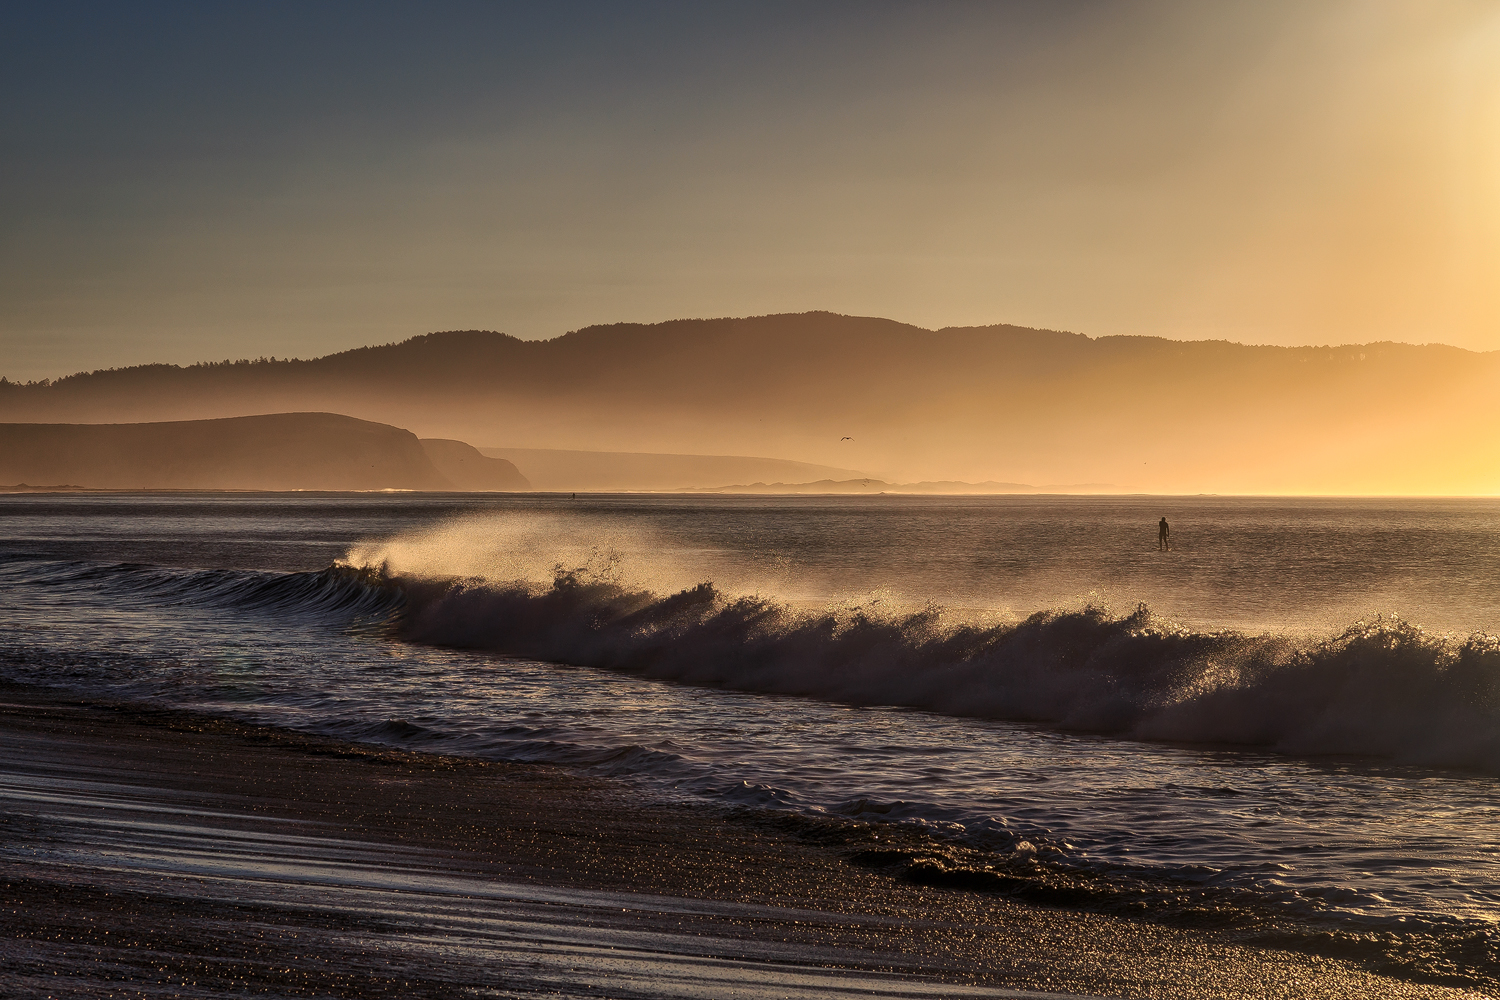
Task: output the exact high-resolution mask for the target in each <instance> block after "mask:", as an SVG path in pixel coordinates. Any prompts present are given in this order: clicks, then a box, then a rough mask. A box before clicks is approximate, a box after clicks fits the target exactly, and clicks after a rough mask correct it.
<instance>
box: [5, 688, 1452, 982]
mask: <svg viewBox="0 0 1500 1000" xmlns="http://www.w3.org/2000/svg"><path fill="white" fill-rule="evenodd" d="M0 702H3V703H4V704H0V981H3V982H4V983H5V984H6V985H5V993H6V995H7V996H16V997H29V996H36V997H43V996H68V995H100V996H103V995H107V996H118V997H131V996H150V997H158V996H163V997H164V996H182V997H198V996H221V995H224V994H225V993H246V994H261V995H267V994H269V995H275V996H315V995H316V996H347V997H372V996H404V997H429V996H430V997H454V996H540V995H547V996H579V997H583V996H589V997H593V996H603V997H621V998H625V997H715V998H717V997H740V996H742V997H767V998H769V997H827V996H840V995H851V996H854V995H858V996H890V997H945V996H989V997H996V996H1016V995H1036V994H1037V993H1042V994H1053V995H1057V994H1061V995H1070V996H1072V995H1081V996H1121V997H1174V998H1196V997H1284V996H1299V997H1369V996H1383V997H1434V998H1436V997H1461V996H1470V997H1472V996H1480V995H1481V994H1478V993H1472V992H1465V991H1463V990H1459V989H1455V988H1450V987H1445V986H1437V985H1426V984H1417V983H1410V982H1404V981H1401V980H1398V979H1392V978H1388V977H1385V976H1382V975H1379V974H1377V973H1376V972H1374V971H1371V970H1369V969H1364V968H1361V967H1359V966H1357V965H1355V964H1352V963H1350V962H1346V961H1342V960H1338V959H1332V958H1327V957H1320V956H1316V955H1308V954H1300V953H1295V952H1289V951H1281V950H1276V949H1272V948H1264V947H1259V946H1256V945H1254V944H1253V943H1248V942H1247V941H1246V940H1243V939H1242V938H1240V937H1237V936H1236V934H1235V933H1233V932H1228V931H1214V930H1190V929H1184V928H1177V927H1169V926H1162V925H1159V924H1153V923H1148V922H1139V921H1133V920H1129V919H1125V918H1121V917H1117V916H1111V915H1104V914H1093V913H1077V912H1072V911H1068V910H1062V909H1049V908H1043V907H1033V906H1028V905H1023V904H1019V903H1015V902H1011V901H1008V900H1006V899H1004V898H1002V897H999V896H995V895H991V894H985V893H979V892H972V891H965V890H958V889H942V888H933V887H926V886H921V885H915V884H912V883H911V882H909V881H906V880H903V879H900V878H896V877H893V876H892V875H890V874H888V873H884V872H882V871H879V870H873V869H870V868H867V867H862V866H861V865H860V864H858V863H855V860H853V859H858V858H859V857H861V856H868V855H869V853H870V851H871V849H872V848H879V847H880V846H881V845H880V844H879V843H877V842H876V841H875V840H874V838H875V836H877V835H878V834H879V833H880V831H878V830H875V831H872V830H870V829H869V828H867V827H858V826H856V825H852V824H851V826H850V827H849V828H848V829H846V830H843V831H841V832H840V833H839V835H838V836H830V835H829V834H828V832H827V830H826V829H822V830H820V829H815V828H812V827H809V826H806V825H801V824H799V823H798V822H797V821H796V820H795V819H794V818H791V817H777V816H774V815H767V814H764V813H738V814H737V813H727V812H721V811H718V810H714V809H710V808H704V807H687V806H661V805H641V804H639V803H636V802H634V801H633V800H632V798H631V797H630V792H629V789H628V788H627V787H626V786H624V785H620V784H614V783H609V782H604V781H599V780H595V779H591V778H587V777H582V776H579V775H577V774H573V773H570V772H568V771H565V770H562V769H559V768H555V767H542V766H530V765H516V764H502V763H492V762H482V761H475V760H468V759H461V758H449V757H438V756H431V755H423V754H417V753H409V752H402V751H387V750H381V749H373V748H369V747H361V746H355V745H351V744H345V743H340V742H337V741H333V740H326V739H320V738H315V737H307V736H301V735H297V734H293V733H289V732H286V731H282V730H277V729H270V728H261V727H255V726H248V725H242V724H238V723H233V722H227V721H223V720H216V719H209V718H203V717H199V716H194V715H190V714H186V713H178V712H157V711H152V710H147V709H142V708H139V707H130V706H108V705H98V704H85V703H78V702H73V701H70V700H68V699H67V698H65V697H61V696H58V695H56V694H54V693H49V692H44V691H37V690H33V689H27V688H13V687H0ZM886 836H889V834H888V833H887V834H886ZM1017 991H1019V992H1017Z"/></svg>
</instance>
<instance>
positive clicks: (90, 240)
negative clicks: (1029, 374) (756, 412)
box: [0, 0, 1500, 378]
mask: <svg viewBox="0 0 1500 1000" xmlns="http://www.w3.org/2000/svg"><path fill="white" fill-rule="evenodd" d="M0 14H3V30H0V81H3V83H0V86H3V95H0V96H3V100H0V374H4V375H8V376H9V377H11V378H39V377H48V376H54V375H58V374H62V373H66V372H71V371H76V370H80V369H88V368H96V367H105V366H115V365H124V364H135V363H142V362H147V361H173V362H179V363H180V362H187V361H193V360H200V359H205V358H224V357H241V356H257V355H262V354H267V355H278V356H284V355H294V356H302V357H310V356H314V355H319V354H325V353H329V352H332V351H335V350H341V349H344V348H348V347H353V346H358V345H362V344H367V343H381V342H386V341H391V340H400V339H405V338H406V337H409V336H412V335H415V334H419V333H423V332H427V331H431V330H444V329H461V328H484V329H497V330H502V331H505V332H508V333H513V334H516V335H518V336H521V337H528V338H536V337H552V336H556V335H558V334H560V333H563V332H565V331H567V330H570V329H574V328H577V327H580V326H584V325H588V324H591V323H600V322H611V321H616V320H642V321H654V320H662V319H671V318H678V317H694V316H724V315H750V314H759V313H768V312H788V311H802V310H808V309H828V310H833V311H837V312H845V313H854V314H861V315H879V316H887V317H891V318H894V319H899V320H903V321H907V322H912V323H917V324H920V325H923V326H929V327H936V326H942V325H953V324H981V323H1000V322H1010V323H1020V324H1025V325H1034V326H1045V327H1052V328H1058V329H1067V330H1075V331H1078V332H1082V333H1088V334H1090V335H1096V336H1097V335H1104V334H1114V333H1153V334H1161V335H1165V336H1170V337H1179V338H1192V339H1197V338H1228V339H1232V340H1241V341H1247V342H1256V343H1283V344H1305V343H1317V344H1321V343H1344V342H1353V341H1369V340H1377V339H1396V340H1405V341H1411V342H1418V343H1422V342H1429V341H1443V342H1447V343H1453V344H1458V345H1462V346H1466V347H1472V348H1478V349H1497V348H1500V3H1495V2H1489V3H1455V2H1442V0H1410V2H1405V3H1390V2H1381V0H1360V2H1352V3H1342V2H1328V3H1316V2H1305V0H1303V2H1294V3H1285V4H1278V3H1274V2H1267V0H1252V2H1245V3H1221V2H1214V3H1204V2H1199V0H1191V2H1183V3H1150V2H1141V3H1081V2H1080V3H1068V2H1062V0H1048V2H1041V3H1009V4H1007V3H982V4H964V3H949V4H934V3H926V2H924V3H912V4H879V3H873V2H869V0H861V2H858V3H849V4H840V3H834V2H820V3H811V4H809V3H789V4H775V3H766V2H756V3H743V4H712V3H704V2H691V3H681V4H647V3H616V4H592V3H584V4H566V3H557V2H549V3H546V4H537V3H533V4H525V5H506V4H496V3H483V4H472V5H471V4H463V3H422V4H418V3H401V4H380V3H372V2H368V0H362V2H359V3H350V4H340V3H328V2H323V3H301V2H299V3H268V2H256V3H242V4H230V3H210V4H205V3H184V4H160V3H157V4H153V3H134V4H120V3H116V2H109V3H98V4H81V3H80V4H68V3H59V2H50V0H49V2H46V3H41V2H37V3H21V4H16V3H5V4H3V5H0Z"/></svg>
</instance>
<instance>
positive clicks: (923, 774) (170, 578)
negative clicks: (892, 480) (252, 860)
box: [0, 496, 1500, 961]
mask: <svg viewBox="0 0 1500 1000" xmlns="http://www.w3.org/2000/svg"><path fill="white" fill-rule="evenodd" d="M0 511H3V516H4V518H5V525H6V529H7V530H6V536H7V540H6V542H5V543H4V546H3V550H0V555H3V561H0V612H3V615H4V618H3V620H4V623H5V624H4V628H3V632H0V669H3V672H4V675H5V676H8V677H11V678H14V679H18V680H29V681H34V682H35V681H41V682H47V683H57V684H63V685H66V686H69V687H72V688H76V689H81V690H85V691H93V692H100V693H104V692H107V693H110V694H113V695H116V696H126V697H131V698H143V699H148V700H151V701H155V702H164V703H167V704H172V705H178V706H183V707H191V708H200V709H209V710H212V711H223V712H229V713H232V714H234V715H237V716H240V717H244V718H249V719H254V720H260V721H266V722H273V723H277V724H282V725H291V726H295V727H298V728H303V729H308V730H312V731H317V732H322V733H328V734H335V735H340V736H344V737H347V738H352V739H357V740H372V741H379V742H385V743H394V744H398V745H404V746H410V747H415V748H421V749H428V750H434V751H440V752H454V753H467V754H481V755H485V756H491V757H498V758H507V759H523V760H539V761H552V762H558V763H564V764H572V765H576V766H583V767H587V768H590V769H593V770H595V771H597V772H600V773H604V774H610V775H616V776H619V777H622V778H624V779H625V780H627V781H628V782H630V783H631V787H633V788H635V789H636V790H637V792H638V793H639V794H640V795H641V796H643V797H647V798H668V797H680V796H690V797H698V798H706V799H708V800H711V801H717V802H726V803H738V804H745V805H752V806H769V807H774V808H785V809H792V810H797V811H800V812H802V813H804V814H807V815H811V816H820V815H830V816H843V817H853V818H858V819H863V820H869V821H901V822H904V823H906V824H917V825H920V826H923V827H924V828H926V829H927V830H929V831H930V832H931V833H932V834H933V835H934V836H935V837H937V838H938V841H939V842H948V843H955V844H960V845H963V846H966V847H969V848H978V849H981V850H982V851H984V852H989V853H990V854H991V855H993V857H994V858H996V859H997V863H999V864H1001V865H1002V866H1007V865H1008V866H1010V868H1008V869H1007V870H1014V869H1015V866H1016V865H1023V866H1024V865H1043V866H1050V867H1051V869H1053V870H1057V871H1062V872H1081V873H1084V874H1086V875H1089V876H1090V877H1095V878H1099V879H1104V880H1106V881H1109V880H1115V881H1116V882H1118V881H1120V880H1124V882H1126V883H1129V884H1131V885H1140V884H1148V883H1149V884H1157V885H1161V886H1166V887H1169V889H1170V891H1172V892H1177V891H1181V890H1183V889H1184V887H1186V888H1187V889H1188V890H1191V891H1192V892H1193V893H1196V894H1197V895H1196V896H1195V899H1197V900H1198V901H1199V903H1200V904H1203V903H1204V901H1207V903H1206V905H1212V901H1213V900H1214V899H1219V898H1222V899H1223V900H1225V901H1226V902H1227V901H1230V900H1231V899H1232V900H1234V901H1236V905H1239V904H1240V903H1243V902H1244V901H1245V900H1247V899H1248V900H1250V901H1251V902H1252V903H1253V905H1254V906H1255V907H1259V908H1260V909H1262V910H1263V911H1264V912H1266V913H1268V914H1272V915H1274V914H1276V913H1283V914H1287V915H1291V916H1294V917H1296V918H1298V919H1299V920H1316V921H1319V922H1321V923H1322V924H1323V925H1327V924H1328V922H1330V921H1331V922H1332V924H1333V926H1341V927H1343V928H1345V929H1346V930H1347V931H1348V932H1350V933H1365V932H1369V931H1381V932H1390V931H1392V930H1400V931H1401V932H1402V933H1406V934H1411V935H1417V936H1418V937H1421V936H1431V937H1434V938H1435V939H1443V938H1445V937H1446V938H1451V939H1454V940H1460V941H1462V940H1469V941H1471V942H1472V941H1473V940H1476V939H1475V935H1478V938H1477V940H1479V941H1484V940H1492V939H1491V938H1490V935H1491V934H1492V929H1493V927H1494V924H1495V922H1496V921H1497V919H1500V853H1497V848H1496V838H1495V837H1494V830H1495V828H1496V826H1495V824H1496V820H1497V816H1500V789H1497V787H1496V780H1495V778H1494V777H1493V776H1492V775H1491V774H1487V773H1484V772H1475V771H1468V770H1462V769H1458V770H1455V769H1443V768H1434V767H1421V766H1414V765H1412V764H1409V763H1402V762H1401V761H1399V760H1392V759H1380V758H1372V757H1356V756H1348V755H1345V756H1331V755H1323V756H1305V755H1304V756H1297V755H1288V754H1277V753H1271V752H1268V751H1266V750H1264V749H1260V748H1255V747H1243V746H1240V747H1234V746H1227V745H1222V744H1213V743H1208V744H1205V743H1197V744H1188V743H1163V742H1142V741H1138V740H1125V739H1119V738H1114V737H1110V736H1106V735H1090V734H1087V733H1079V732H1069V731H1065V730H1062V729H1057V728H1052V727H1049V726H1046V725H1041V724H1032V723H1025V722H1017V721H1012V720H1008V719H1004V718H987V719H986V718H960V717H954V716H952V715H948V714H943V713H935V712H931V711H922V710H916V709H910V708H892V707H882V706H879V705H865V706H855V705H847V704H839V703H834V702H829V701H826V700H820V699H813V698H796V697H785V696H777V695H770V694H764V693H755V692H753V691H734V690H724V689H722V688H712V687H696V686H691V685H685V684H674V683H664V682H661V681H658V680H651V679H647V678H644V677H641V676H637V675H634V674H631V673H622V672H618V671H608V670H600V669H591V668H588V667H578V666H566V665H559V664H555V663H548V662H543V661H541V660H537V659H524V658H517V657H514V656H507V655H505V654H504V653H502V652H498V651H473V650H468V651H466V650H460V649H450V648H440V647H434V646H431V645H425V644H415V643H411V642H402V641H396V640H394V639H393V638H391V633H390V624H389V620H390V616H391V615H393V614H394V615H398V616H399V615H402V614H410V608H409V607H404V606H403V605H402V603H401V597H400V594H399V592H398V591H397V590H396V589H393V588H392V587H391V586H390V585H380V584H376V583H370V582H368V581H366V580H362V579H360V578H357V577H355V576H354V575H352V574H347V573H346V574H342V575H341V574H337V573H319V572H316V571H318V570H322V569H323V568H324V567H327V566H328V565H329V564H330V563H332V562H334V561H335V560H336V559H341V558H343V559H347V560H350V561H352V562H355V563H376V564H383V565H385V566H386V568H387V571H388V572H390V573H394V574H396V575H397V576H399V577H400V578H402V579H414V580H416V579H422V578H425V577H427V576H433V575H439V576H441V575H453V576H460V577H470V578H473V577H483V578H487V579H491V580H498V581H506V580H510V579H515V578H527V579H533V580H538V579H540V580H541V581H542V584H543V585H545V582H546V580H547V579H549V577H550V574H551V573H552V572H553V570H554V568H555V567H557V566H561V567H563V568H564V569H567V568H577V567H591V568H592V569H591V571H592V572H593V573H594V574H595V575H596V576H604V577H608V578H610V579H611V580H613V581H614V582H615V583H617V584H620V585H622V586H625V587H626V589H629V588H630V587H646V588H650V589H651V590H653V591H655V592H657V593H661V594H666V593H670V592H672V591H673V590H674V589H680V588H683V587H688V586H692V585H693V584H695V583H698V582H701V581H704V580H712V581H713V582H714V583H715V585H716V586H717V587H718V588H720V589H721V590H723V591H726V592H745V593H758V594H760V595H761V596H762V597H766V596H767V595H774V597H775V599H776V600H780V601H782V602H791V603H793V604H795V605H797V606H799V607H818V606H822V605H828V604H830V603H832V604H833V605H835V606H842V607H849V606H860V607H870V606H872V604H874V603H875V602H879V603H880V604H881V605H882V606H892V605H894V606H909V605H914V604H919V603H922V602H929V601H930V602H936V603H938V604H942V605H947V606H949V607H956V608H963V609H987V610H979V611H966V612H965V614H971V615H973V614H977V615H978V616H979V617H981V618H983V619H985V620H986V621H996V620H998V621H1004V620H1010V619H1013V618H1015V617H1016V616H1020V615H1024V614H1028V613H1030V612H1032V611H1036V610H1039V609H1044V608H1051V607H1069V606H1072V607H1077V606H1080V605H1081V604H1082V603H1084V602H1086V601H1089V600H1095V601H1098V600H1111V601H1113V602H1114V604H1115V606H1116V607H1118V608H1120V610H1122V611H1129V610H1132V609H1134V608H1135V606H1136V604H1137V603H1138V602H1142V601H1144V602H1147V603H1148V604H1150V605H1151V606H1152V607H1153V608H1154V609H1156V610H1157V611H1159V612H1162V613H1165V614H1167V615H1169V616H1171V618H1173V619H1175V620H1176V621H1177V622H1179V623H1181V624H1183V625H1184V626H1191V627H1193V628H1196V629H1208V630H1211V629H1223V628H1236V629H1240V630H1248V631H1252V632H1253V631H1259V630H1266V629H1277V630H1279V631H1282V632H1286V633H1291V634H1301V633H1318V632H1319V630H1328V629H1334V630H1337V629H1339V628H1342V627H1343V626H1345V625H1347V624H1348V623H1349V622H1350V621H1351V620H1352V619H1353V618H1354V617H1356V616H1360V615H1370V614H1372V613H1378V612H1399V613H1400V614H1402V615H1403V616H1404V617H1406V618H1407V619H1408V620H1415V621H1418V622H1421V623H1423V624H1425V625H1428V626H1429V627H1430V628H1433V629H1436V630H1440V631H1446V632H1452V633H1454V634H1455V635H1456V636H1459V637H1462V636H1464V635H1467V634H1468V633H1469V632H1472V631H1483V630H1487V629H1491V628H1492V627H1493V626H1494V622H1495V620H1496V617H1497V610H1496V607H1495V603H1494V602H1493V601H1492V600H1490V598H1489V596H1488V594H1489V591H1488V589H1487V585H1488V582H1489V580H1490V579H1492V575H1491V567H1493V566H1495V565H1497V564H1500V563H1497V561H1496V557H1497V556H1500V541H1497V532H1496V530H1495V528H1496V526H1497V523H1500V504H1495V503H1490V502H1483V501H1332V500H1302V501H1286V500H1223V499H1215V498H1203V499H1172V500H1140V499H1107V500H1097V499H1082V498H1052V499H1045V498H995V499H988V498H987V499H974V498H964V499H956V500H944V499H937V500H934V499H922V500H909V499H900V498H878V499H875V498H842V499H794V500H773V499H764V498H755V499H744V500H742V499H728V498H694V499H682V498H641V497H617V498H593V499H589V500H587V501H578V502H572V501H567V500H563V499H558V498H547V497H522V498H479V497H452V498H442V499H436V500H435V499H433V498H430V497H347V496H328V497H316V496H315V497H300V498H295V497H294V498H288V497H259V496H257V497H225V496H203V497H185V496H153V497H143V496H119V497H77V498H29V497H27V498H17V497H8V498H3V499H0ZM1162 514H1165V515H1166V516H1168V517H1169V518H1170V519H1171V520H1172V523H1173V538H1174V541H1175V543H1176V550H1175V551H1174V552H1172V553H1171V554H1161V553H1158V552H1156V551H1155V521H1156V518H1157V517H1158V516H1161V515H1162ZM203 569H213V570H215V572H209V573H205V572H203V571H202V570H203ZM288 573H302V574H304V575H301V576H296V577H288V576H286V574H288ZM1481 718H1485V717H1484V716H1481ZM1488 718H1490V721H1491V722H1492V723H1493V714H1491V716H1489V717H1488ZM1489 947H1490V946H1488V945H1487V946H1485V947H1483V948H1481V949H1480V951H1479V952H1478V953H1479V954H1486V953H1489ZM1433 949H1434V950H1435V951H1444V950H1445V949H1444V946H1442V945H1441V942H1440V941H1435V943H1434V945H1433ZM1455 949H1457V950H1458V951H1461V952H1462V953H1463V954H1465V955H1467V956H1472V955H1474V954H1476V952H1475V950H1474V947H1473V945H1472V943H1471V944H1470V945H1469V946H1462V947H1461V946H1459V945H1455V946H1453V947H1449V948H1447V949H1446V950H1447V951H1449V952H1453V951H1455ZM1418 950H1420V948H1419V949H1418ZM1466 960H1469V961H1472V960H1473V959H1472V958H1469V959H1466Z"/></svg>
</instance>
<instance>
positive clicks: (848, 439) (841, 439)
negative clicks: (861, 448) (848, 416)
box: [839, 434, 854, 441]
mask: <svg viewBox="0 0 1500 1000" xmlns="http://www.w3.org/2000/svg"><path fill="white" fill-rule="evenodd" d="M839 440H840V441H853V440H854V439H853V438H852V437H849V436H848V435H847V434H846V435H845V436H843V437H841V438H839Z"/></svg>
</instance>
